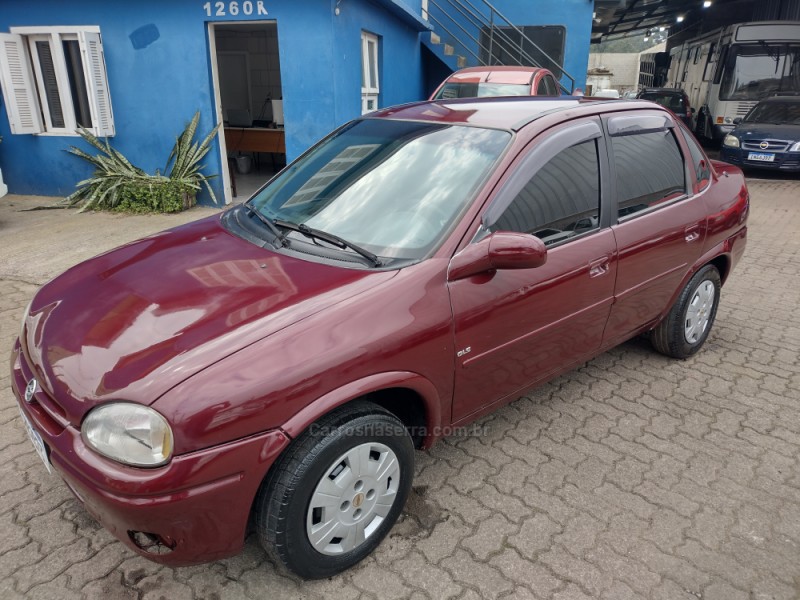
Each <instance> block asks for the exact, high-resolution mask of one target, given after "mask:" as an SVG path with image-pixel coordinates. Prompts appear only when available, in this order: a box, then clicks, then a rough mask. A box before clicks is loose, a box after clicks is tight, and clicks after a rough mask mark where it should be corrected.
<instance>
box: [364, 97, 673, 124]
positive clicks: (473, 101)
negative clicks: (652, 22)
mask: <svg viewBox="0 0 800 600" xmlns="http://www.w3.org/2000/svg"><path fill="white" fill-rule="evenodd" d="M592 107H594V109H592ZM636 108H639V109H648V110H660V109H659V107H657V106H656V105H654V104H653V103H651V102H646V101H642V102H637V101H635V100H634V101H631V100H621V99H602V98H598V99H594V98H582V97H578V96H561V97H559V98H552V97H550V98H548V97H541V96H539V97H537V96H508V97H502V98H499V97H495V98H458V99H452V100H433V101H428V102H415V103H413V104H404V105H401V106H394V107H390V108H386V109H383V110H379V111H376V112H374V113H370V114H368V115H366V116H365V118H373V117H374V118H389V119H398V120H408V121H429V122H431V123H446V124H453V125H474V126H478V127H488V128H495V129H510V130H512V131H519V130H520V129H522V128H523V127H524V126H525V125H527V124H528V123H530V122H531V121H534V120H536V119H538V118H540V117H543V116H545V115H551V114H554V113H559V112H566V111H569V110H572V109H583V110H579V111H577V112H575V114H574V116H575V117H579V116H585V115H589V114H594V113H597V112H608V111H612V110H631V109H636ZM598 109H599V110H598Z"/></svg>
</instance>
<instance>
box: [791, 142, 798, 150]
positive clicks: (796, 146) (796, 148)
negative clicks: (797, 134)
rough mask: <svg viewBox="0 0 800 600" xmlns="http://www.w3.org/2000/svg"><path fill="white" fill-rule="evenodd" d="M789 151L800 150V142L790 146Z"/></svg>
mask: <svg viewBox="0 0 800 600" xmlns="http://www.w3.org/2000/svg"><path fill="white" fill-rule="evenodd" d="M789 152H800V142H797V143H796V144H795V145H794V146H792V147H791V148H789Z"/></svg>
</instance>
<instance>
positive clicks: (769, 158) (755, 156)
mask: <svg viewBox="0 0 800 600" xmlns="http://www.w3.org/2000/svg"><path fill="white" fill-rule="evenodd" d="M747 160H759V161H761V162H773V161H774V160H775V155H774V154H768V153H767V152H751V153H750V154H748V155H747Z"/></svg>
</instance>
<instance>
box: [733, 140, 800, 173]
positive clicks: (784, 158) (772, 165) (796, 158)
mask: <svg viewBox="0 0 800 600" xmlns="http://www.w3.org/2000/svg"><path fill="white" fill-rule="evenodd" d="M751 152H759V151H758V150H747V149H743V148H728V147H727V146H722V148H720V151H719V159H720V160H724V161H725V162H727V163H730V164H732V165H736V166H737V167H746V168H753V169H768V170H770V171H787V172H798V171H800V152H775V151H773V150H764V151H763V152H765V153H768V154H774V155H775V160H773V161H772V162H765V161H761V160H749V159H748V158H747V157H748V155H749V154H750V153H751Z"/></svg>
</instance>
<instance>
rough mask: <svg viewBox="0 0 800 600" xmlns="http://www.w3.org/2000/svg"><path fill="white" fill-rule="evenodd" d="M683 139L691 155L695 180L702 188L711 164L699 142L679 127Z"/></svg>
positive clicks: (707, 177)
mask: <svg viewBox="0 0 800 600" xmlns="http://www.w3.org/2000/svg"><path fill="white" fill-rule="evenodd" d="M681 133H682V134H683V139H685V140H686V145H687V146H689V154H691V155H692V163H694V173H695V180H696V181H697V184H698V186H699V188H700V189H702V188H704V187H705V186H706V184H707V183H708V180H709V178H710V177H711V165H710V164H709V162H708V159H707V158H706V156H705V154H703V150H702V149H701V148H700V144H698V143H697V140H696V139H694V136H693V135H692V134H691V133H689V132H688V131H686V130H685V129H683V128H681Z"/></svg>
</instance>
